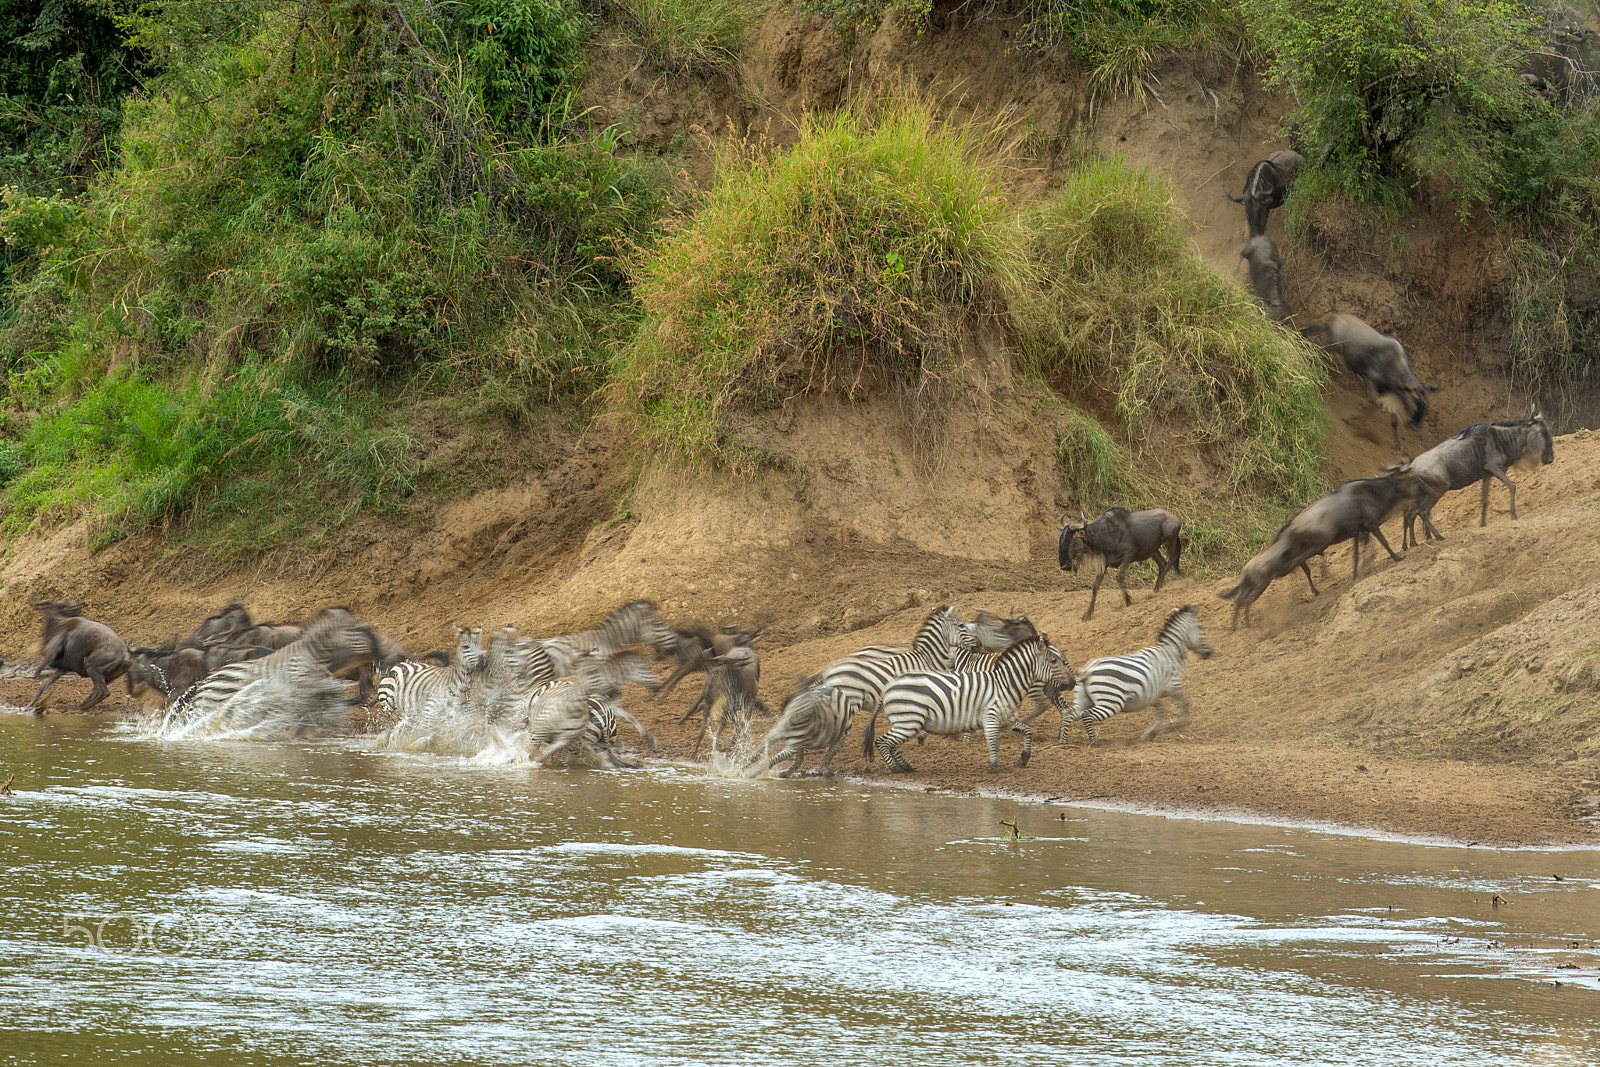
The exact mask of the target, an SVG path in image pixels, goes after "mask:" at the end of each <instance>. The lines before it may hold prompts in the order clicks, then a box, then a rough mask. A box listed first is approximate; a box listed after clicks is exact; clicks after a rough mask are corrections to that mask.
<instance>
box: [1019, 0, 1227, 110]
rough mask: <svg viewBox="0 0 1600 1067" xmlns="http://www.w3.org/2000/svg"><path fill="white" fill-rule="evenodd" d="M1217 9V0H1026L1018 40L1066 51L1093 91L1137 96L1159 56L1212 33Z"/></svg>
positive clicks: (1218, 17)
mask: <svg viewBox="0 0 1600 1067" xmlns="http://www.w3.org/2000/svg"><path fill="white" fill-rule="evenodd" d="M1220 8H1221V5H1220V4H1218V3H1217V2H1216V0H1029V2H1028V3H1027V6H1026V21H1025V23H1024V27H1023V29H1022V33H1021V39H1022V41H1023V42H1024V44H1025V45H1026V46H1028V47H1030V48H1035V49H1039V48H1055V49H1063V50H1065V51H1067V52H1069V53H1070V54H1071V55H1073V56H1074V57H1076V58H1077V59H1078V61H1079V62H1081V63H1082V64H1083V65H1084V66H1085V67H1087V68H1088V70H1089V85H1090V88H1091V89H1093V90H1094V91H1095V92H1097V93H1104V94H1109V95H1118V96H1126V95H1133V96H1139V97H1142V96H1143V95H1144V93H1145V82H1146V80H1148V79H1150V78H1151V77H1152V76H1153V74H1154V69H1155V65H1156V63H1157V62H1158V61H1160V60H1161V59H1162V58H1163V57H1165V56H1167V55H1170V54H1172V53H1174V52H1178V51H1181V50H1183V49H1186V48H1194V47H1196V46H1198V45H1201V44H1204V43H1205V42H1207V41H1209V40H1211V39H1212V38H1214V37H1215V36H1216V34H1217V28H1218V23H1219V21H1220V20H1221V19H1222V13H1221V11H1220Z"/></svg>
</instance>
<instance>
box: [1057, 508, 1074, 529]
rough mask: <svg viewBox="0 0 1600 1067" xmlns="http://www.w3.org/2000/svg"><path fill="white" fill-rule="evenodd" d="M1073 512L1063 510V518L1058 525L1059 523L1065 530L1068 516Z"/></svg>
mask: <svg viewBox="0 0 1600 1067" xmlns="http://www.w3.org/2000/svg"><path fill="white" fill-rule="evenodd" d="M1071 514H1072V512H1070V511H1063V512H1062V513H1061V519H1060V521H1059V522H1058V523H1057V525H1059V526H1060V527H1061V528H1062V529H1063V530H1065V529H1066V528H1067V517H1068V516H1069V515H1071Z"/></svg>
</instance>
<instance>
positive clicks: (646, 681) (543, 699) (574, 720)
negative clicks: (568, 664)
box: [512, 649, 660, 767]
mask: <svg viewBox="0 0 1600 1067" xmlns="http://www.w3.org/2000/svg"><path fill="white" fill-rule="evenodd" d="M573 667H574V675H573V677H571V678H559V679H557V680H556V681H553V682H548V683H546V684H545V685H543V686H540V687H539V688H537V689H535V690H533V691H532V692H531V693H529V694H528V696H527V697H526V698H525V699H524V700H523V701H522V702H521V704H520V706H519V707H518V708H517V709H516V711H515V712H514V714H513V718H512V721H513V722H515V723H516V724H517V725H518V726H519V728H520V727H521V726H522V725H523V724H526V728H527V731H528V735H527V740H528V750H529V751H530V752H531V751H532V750H533V747H534V746H535V745H539V746H542V747H541V748H540V751H539V754H538V755H537V756H535V757H534V759H533V761H532V764H533V766H535V767H542V766H544V763H545V761H546V760H548V759H549V758H550V757H551V756H554V755H556V754H557V753H559V752H561V751H563V750H565V749H567V748H568V747H569V746H571V745H572V744H573V743H574V742H577V741H579V740H581V739H582V737H583V734H584V731H585V730H586V729H587V728H588V726H589V721H590V715H589V712H590V708H589V701H590V699H591V698H594V697H599V698H601V699H603V700H605V701H607V702H610V701H613V700H615V699H616V695H617V694H618V693H619V692H621V691H622V689H623V687H624V686H626V685H628V684H629V683H630V682H637V683H638V684H640V685H642V686H645V687H646V688H649V689H654V688H655V687H656V686H658V685H659V684H660V680H659V679H657V678H656V675H655V672H654V671H652V670H651V669H650V665H649V663H647V662H646V661H645V659H644V657H643V656H641V655H639V654H638V653H637V652H632V651H623V652H618V653H613V654H611V655H607V654H605V653H603V652H600V651H598V650H594V649H591V650H589V651H587V652H584V653H582V654H581V655H580V656H578V657H577V659H576V661H575V662H574V664H573Z"/></svg>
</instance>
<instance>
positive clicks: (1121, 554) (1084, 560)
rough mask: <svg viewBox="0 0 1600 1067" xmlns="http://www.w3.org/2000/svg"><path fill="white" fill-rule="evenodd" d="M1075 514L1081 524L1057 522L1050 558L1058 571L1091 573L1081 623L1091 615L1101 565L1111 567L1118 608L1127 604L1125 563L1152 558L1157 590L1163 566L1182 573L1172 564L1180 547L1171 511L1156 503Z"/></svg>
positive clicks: (1103, 573) (1178, 522) (1180, 523)
mask: <svg viewBox="0 0 1600 1067" xmlns="http://www.w3.org/2000/svg"><path fill="white" fill-rule="evenodd" d="M1080 517H1082V518H1083V519H1084V521H1083V522H1082V523H1075V522H1073V523H1069V522H1063V523H1062V526H1061V539H1060V541H1059V542H1058V543H1057V545H1056V559H1057V562H1058V563H1059V564H1060V566H1061V569H1062V570H1073V571H1076V570H1078V569H1079V568H1080V567H1084V566H1087V567H1089V568H1091V569H1092V570H1094V572H1095V576H1094V587H1093V588H1092V589H1091V590H1090V592H1089V609H1088V610H1087V611H1085V612H1084V613H1083V619H1084V621H1085V622H1087V621H1088V620H1089V617H1090V616H1091V615H1093V614H1094V602H1095V598H1096V597H1098V596H1099V595H1100V583H1101V582H1102V581H1103V580H1105V576H1106V568H1107V567H1115V568H1117V588H1119V589H1121V590H1122V603H1123V606H1124V607H1126V606H1127V605H1129V604H1132V603H1133V597H1131V596H1129V595H1128V586H1127V582H1126V577H1127V574H1128V568H1129V567H1130V566H1131V565H1133V564H1135V563H1138V562H1139V561H1140V560H1146V559H1153V560H1155V561H1156V592H1160V591H1161V583H1162V581H1163V580H1164V579H1165V578H1166V576H1167V569H1168V568H1169V567H1170V568H1171V569H1172V572H1173V573H1174V574H1176V575H1178V576H1179V577H1182V576H1183V571H1182V570H1181V569H1180V568H1179V567H1178V554H1179V552H1180V551H1181V550H1182V548H1183V544H1182V541H1181V539H1180V533H1181V530H1182V526H1183V520H1181V519H1179V518H1178V516H1176V515H1174V514H1173V513H1172V512H1170V511H1165V510H1163V509H1161V508H1149V509H1147V510H1144V511H1129V510H1128V509H1127V508H1107V509H1106V510H1105V511H1103V512H1101V513H1100V517H1099V518H1097V519H1095V520H1094V521H1093V522H1089V521H1088V517H1087V516H1083V515H1082V514H1081V513H1080ZM1064 518H1065V516H1063V519H1064ZM1163 548H1165V549H1166V550H1167V551H1166V554H1165V555H1163V554H1162V552H1161V550H1162V549H1163Z"/></svg>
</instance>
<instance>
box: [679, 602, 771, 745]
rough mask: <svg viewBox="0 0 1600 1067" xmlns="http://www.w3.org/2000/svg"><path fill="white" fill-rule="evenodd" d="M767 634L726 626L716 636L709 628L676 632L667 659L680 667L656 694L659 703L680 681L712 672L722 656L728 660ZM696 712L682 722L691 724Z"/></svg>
mask: <svg viewBox="0 0 1600 1067" xmlns="http://www.w3.org/2000/svg"><path fill="white" fill-rule="evenodd" d="M765 632H766V630H765V628H762V629H756V630H736V629H730V628H729V627H728V626H727V625H725V624H724V625H722V626H720V627H719V628H718V630H717V631H716V632H715V633H713V632H712V631H711V629H710V628H709V627H706V626H690V627H687V628H684V629H679V630H674V631H673V633H674V639H673V641H672V642H671V643H670V646H671V647H670V648H669V649H668V651H667V653H666V656H665V658H667V659H670V660H673V661H674V662H676V663H677V667H676V668H675V669H674V670H673V672H672V674H671V675H670V676H669V677H668V678H667V680H666V681H665V682H663V683H661V688H660V689H657V690H656V699H657V700H659V699H661V698H662V697H663V696H665V695H666V694H668V693H670V692H672V690H673V689H674V688H675V687H676V686H677V684H678V683H679V682H680V681H682V680H683V679H684V678H685V677H687V676H688V675H690V674H693V673H694V672H695V671H704V670H707V669H709V667H710V665H711V663H712V661H713V660H715V659H716V658H717V657H718V656H726V655H728V654H729V653H731V652H732V651H733V650H734V649H736V648H740V647H748V646H751V645H754V644H755V643H756V642H757V641H759V640H761V635H762V634H764V633H765ZM696 703H697V704H698V702H696ZM696 710H698V709H697V708H691V710H689V711H688V712H685V713H684V715H683V716H682V718H680V719H679V720H678V721H679V722H680V723H681V722H687V721H688V719H689V717H690V716H691V715H693V714H694V713H695V711H696Z"/></svg>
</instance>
